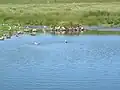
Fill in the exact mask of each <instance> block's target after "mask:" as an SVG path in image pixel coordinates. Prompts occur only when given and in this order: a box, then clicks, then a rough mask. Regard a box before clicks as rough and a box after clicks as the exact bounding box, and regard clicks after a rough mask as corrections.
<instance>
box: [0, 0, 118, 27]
mask: <svg viewBox="0 0 120 90" xmlns="http://www.w3.org/2000/svg"><path fill="white" fill-rule="evenodd" d="M0 23H7V24H10V25H13V24H21V25H67V26H69V25H74V24H83V25H105V26H112V25H113V26H114V25H117V26H120V0H0Z"/></svg>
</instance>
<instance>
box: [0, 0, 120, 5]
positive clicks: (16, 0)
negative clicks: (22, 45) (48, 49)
mask: <svg viewBox="0 0 120 90" xmlns="http://www.w3.org/2000/svg"><path fill="white" fill-rule="evenodd" d="M119 1H120V0H0V3H1V4H7V3H12V4H41V3H81V2H90V3H91V2H119Z"/></svg>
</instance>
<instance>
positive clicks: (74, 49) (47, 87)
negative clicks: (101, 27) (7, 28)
mask: <svg viewBox="0 0 120 90" xmlns="http://www.w3.org/2000/svg"><path fill="white" fill-rule="evenodd" d="M64 40H67V41H68V43H64ZM33 42H40V45H34V44H33ZM0 90H120V36H52V35H38V36H33V37H32V36H29V35H26V36H20V37H12V39H9V40H5V41H0Z"/></svg>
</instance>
